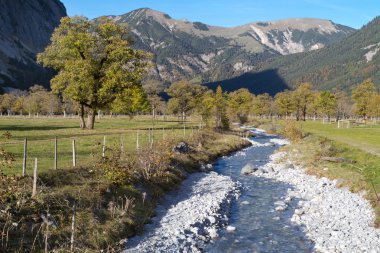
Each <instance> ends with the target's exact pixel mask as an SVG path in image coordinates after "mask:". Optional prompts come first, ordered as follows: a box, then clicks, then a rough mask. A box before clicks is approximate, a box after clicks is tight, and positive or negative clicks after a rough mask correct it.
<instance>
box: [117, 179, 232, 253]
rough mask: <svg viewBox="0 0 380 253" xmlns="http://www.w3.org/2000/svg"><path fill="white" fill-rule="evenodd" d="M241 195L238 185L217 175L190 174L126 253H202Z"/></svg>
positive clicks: (132, 240)
mask: <svg viewBox="0 0 380 253" xmlns="http://www.w3.org/2000/svg"><path fill="white" fill-rule="evenodd" d="M238 196H239V185H238V184H237V183H235V182H233V181H232V180H231V178H229V177H227V176H222V175H218V174H217V173H215V172H210V173H196V174H192V175H190V176H189V177H188V178H187V179H186V180H185V181H184V182H183V184H182V186H181V189H180V190H179V191H176V192H173V193H170V194H168V195H167V196H166V198H165V201H163V203H164V204H163V205H162V206H159V207H158V209H157V216H156V217H155V218H154V220H153V223H152V224H148V225H146V227H145V230H146V231H147V232H146V233H145V234H144V235H142V236H139V237H135V238H133V239H131V240H130V242H129V243H128V245H129V247H128V248H127V250H125V251H124V252H126V253H127V252H200V250H199V249H200V248H202V244H203V243H204V242H207V241H208V240H210V239H211V238H214V237H217V236H218V229H219V228H220V227H221V226H223V225H224V224H226V223H227V221H228V217H227V212H228V210H229V206H230V204H231V202H232V200H233V199H236V198H237V197H238Z"/></svg>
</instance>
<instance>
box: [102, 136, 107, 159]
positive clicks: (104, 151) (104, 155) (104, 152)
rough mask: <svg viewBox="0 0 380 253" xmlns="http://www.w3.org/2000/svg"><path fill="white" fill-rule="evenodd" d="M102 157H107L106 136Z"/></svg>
mask: <svg viewBox="0 0 380 253" xmlns="http://www.w3.org/2000/svg"><path fill="white" fill-rule="evenodd" d="M102 157H106V136H105V135H104V139H103V148H102Z"/></svg>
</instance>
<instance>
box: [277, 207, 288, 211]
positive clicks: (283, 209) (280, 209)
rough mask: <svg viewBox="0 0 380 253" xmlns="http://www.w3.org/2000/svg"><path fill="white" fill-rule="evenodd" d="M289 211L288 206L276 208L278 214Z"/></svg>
mask: <svg viewBox="0 0 380 253" xmlns="http://www.w3.org/2000/svg"><path fill="white" fill-rule="evenodd" d="M286 209H287V206H276V208H275V210H276V211H277V212H282V211H285V210H286Z"/></svg>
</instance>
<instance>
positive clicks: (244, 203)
mask: <svg viewBox="0 0 380 253" xmlns="http://www.w3.org/2000/svg"><path fill="white" fill-rule="evenodd" d="M241 204H242V205H249V202H248V201H242V202H241Z"/></svg>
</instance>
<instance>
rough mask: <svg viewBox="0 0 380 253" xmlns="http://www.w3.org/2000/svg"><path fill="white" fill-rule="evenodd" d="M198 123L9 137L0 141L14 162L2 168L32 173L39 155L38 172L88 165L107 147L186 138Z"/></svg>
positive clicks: (129, 150) (125, 148) (133, 147)
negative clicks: (181, 125) (105, 131)
mask: <svg viewBox="0 0 380 253" xmlns="http://www.w3.org/2000/svg"><path fill="white" fill-rule="evenodd" d="M197 129H199V127H196V126H185V125H184V126H183V127H180V128H170V129H167V128H155V129H139V130H124V131H122V132H121V133H111V134H107V133H105V134H104V133H97V134H91V135H81V136H75V137H73V138H68V137H62V138H59V137H58V138H50V139H42V140H36V139H32V140H28V139H25V140H24V141H9V142H2V143H1V144H0V145H1V147H2V148H4V149H5V150H6V151H7V152H10V153H12V154H13V155H14V162H13V163H12V164H11V165H10V166H4V167H3V168H2V171H3V172H4V173H5V174H8V175H11V174H12V175H13V174H14V175H22V174H23V170H24V169H23V168H24V167H25V174H26V175H32V174H33V168H34V160H35V158H38V170H39V172H42V171H47V170H50V169H56V168H58V169H65V168H72V167H73V166H74V165H75V167H81V166H88V165H91V164H92V163H93V162H94V161H97V159H99V158H101V157H102V156H105V155H107V152H109V149H110V148H113V149H115V148H120V150H121V151H122V152H123V153H125V154H134V153H137V150H138V149H139V148H143V147H146V146H147V145H152V144H153V143H155V142H157V141H160V140H163V139H166V138H176V137H178V138H179V137H181V138H184V139H186V138H188V137H190V136H191V135H192V134H193V133H194V131H197Z"/></svg>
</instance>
